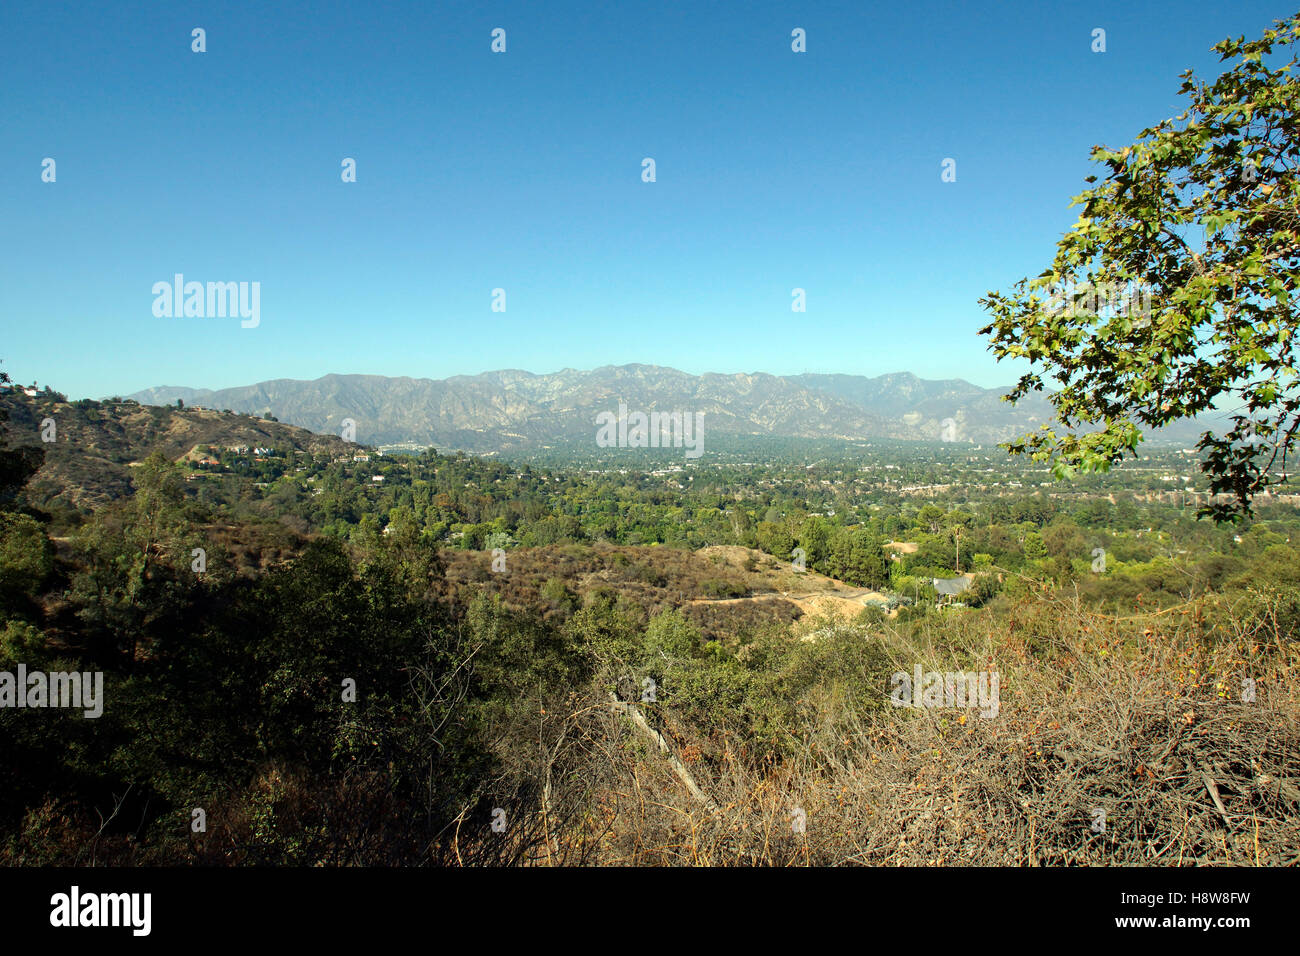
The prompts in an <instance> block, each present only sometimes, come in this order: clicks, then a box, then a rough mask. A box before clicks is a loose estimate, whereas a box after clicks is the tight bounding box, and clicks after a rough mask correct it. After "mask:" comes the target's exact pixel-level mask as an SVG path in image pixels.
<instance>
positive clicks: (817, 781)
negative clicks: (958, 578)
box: [586, 595, 1300, 866]
mask: <svg viewBox="0 0 1300 956" xmlns="http://www.w3.org/2000/svg"><path fill="white" fill-rule="evenodd" d="M1283 604H1284V602H1282V601H1281V600H1280V599H1278V598H1273V597H1269V596H1266V595H1254V596H1251V597H1249V598H1244V599H1242V601H1241V603H1239V605H1238V606H1236V607H1228V606H1226V605H1225V604H1224V603H1223V600H1222V599H1219V598H1213V599H1210V600H1208V601H1207V602H1202V603H1199V604H1196V605H1189V606H1187V607H1184V608H1178V609H1172V610H1171V611H1168V612H1164V613H1160V614H1146V615H1137V616H1133V617H1129V618H1116V617H1113V616H1104V615H1101V614H1097V613H1095V612H1093V611H1090V610H1089V609H1088V608H1086V607H1084V606H1081V605H1080V604H1079V603H1078V602H1077V600H1075V599H1071V598H1066V597H1063V596H1060V595H1057V596H1035V597H1031V598H1029V599H1026V600H1025V601H1023V602H1022V603H1021V604H1019V605H1018V606H1016V607H1011V608H1002V609H1001V613H1000V614H998V615H992V614H984V613H968V614H964V615H958V616H954V617H952V618H950V619H948V620H947V621H946V622H944V623H942V624H940V623H937V622H936V623H934V624H932V625H923V626H922V629H921V630H920V631H919V633H911V634H909V635H907V636H905V634H904V630H905V629H904V628H900V627H895V626H894V625H892V624H886V625H883V626H879V625H877V626H876V629H877V630H878V632H879V637H880V640H881V641H882V642H883V645H884V648H885V651H886V653H887V654H888V655H889V658H890V660H891V661H892V662H893V663H894V664H895V665H896V667H897V670H899V671H905V672H909V673H910V672H911V671H912V668H913V666H914V665H915V664H916V663H920V664H921V665H922V667H923V669H924V670H927V671H928V670H938V671H952V670H962V669H965V670H972V669H992V670H996V671H997V672H998V673H999V675H1000V678H1001V687H1000V690H1001V694H1000V696H1001V707H1000V711H999V713H998V715H997V716H996V717H994V718H991V719H983V718H981V717H980V716H979V714H978V712H977V711H976V710H954V709H934V710H925V709H912V708H893V707H884V708H877V709H874V710H873V709H867V711H866V712H865V713H859V712H858V711H857V710H855V708H853V707H852V706H850V705H849V704H847V703H846V702H845V701H844V700H843V699H840V698H838V697H837V696H836V695H835V694H834V692H833V691H832V690H830V689H827V690H826V692H825V694H824V696H823V697H821V698H820V699H817V698H816V697H814V699H812V700H809V701H807V704H808V705H809V707H810V714H811V715H810V716H809V717H808V719H807V726H806V727H805V728H804V730H805V732H806V738H805V739H804V740H803V742H802V745H801V746H799V747H798V748H796V749H795V750H794V753H795V756H792V757H791V756H788V757H784V758H768V759H767V760H765V761H763V762H761V763H759V765H757V766H750V765H747V764H746V762H745V761H744V760H743V759H740V758H738V757H737V756H735V755H737V754H740V753H742V752H743V751H744V749H745V744H746V741H744V740H741V739H736V738H731V739H729V740H728V741H727V745H726V747H725V754H724V756H723V758H722V759H721V760H719V761H715V762H714V763H713V764H712V765H705V764H704V763H701V762H695V763H694V764H692V760H693V758H694V756H695V752H694V748H693V746H692V745H690V744H688V743H683V741H684V740H685V739H686V735H683V734H680V733H679V734H677V735H675V736H676V737H677V740H678V745H679V747H680V750H679V753H680V754H681V756H682V759H683V760H684V761H685V762H686V763H687V765H688V766H692V767H693V771H694V774H695V776H696V779H697V781H698V782H699V784H700V785H701V786H702V787H703V789H704V790H705V791H706V792H707V793H708V794H709V795H710V796H711V797H712V798H713V799H714V800H715V801H716V803H717V805H718V808H717V809H716V810H714V811H710V810H707V809H705V808H704V807H702V806H700V805H699V804H698V803H697V802H695V801H693V800H692V799H690V798H689V797H688V796H687V795H686V791H685V788H684V787H683V786H682V785H681V784H680V782H679V781H678V780H677V779H676V778H675V777H674V776H673V774H672V773H671V772H670V771H669V770H668V768H667V765H666V761H664V760H663V759H662V758H661V757H659V756H658V755H657V754H656V753H655V752H654V749H653V748H650V747H647V746H644V745H643V744H642V743H641V741H640V740H639V739H638V738H636V737H635V736H634V735H632V734H631V733H630V732H628V731H627V730H625V729H624V728H621V727H619V726H618V725H617V721H616V719H615V718H613V717H608V718H603V719H604V721H605V723H604V726H602V727H601V729H600V733H599V734H598V735H597V736H601V737H606V739H607V740H608V741H609V742H610V743H609V745H608V746H607V747H605V748H604V751H603V753H602V760H605V761H608V764H607V769H609V768H612V772H606V773H603V774H602V775H601V776H602V778H603V779H604V780H606V781H609V784H608V785H606V786H604V787H603V789H602V790H601V791H600V793H599V794H598V796H597V802H596V806H597V811H596V812H595V813H594V814H593V815H592V821H591V822H592V824H593V825H598V827H599V830H600V837H599V841H600V842H599V847H600V848H599V851H598V852H596V853H595V854H593V857H594V858H593V859H592V860H591V861H592V862H599V863H605V864H615V865H646V864H660V865H674V864H677V865H682V864H685V865H752V864H759V865H804V864H813V865H843V864H871V865H887V866H897V865H915V866H927V865H936V866H937V865H943V866H952V865H972V864H973V865H1013V866H1023V865H1030V866H1034V865H1050V866H1069V865H1125V866H1138V865H1160V866H1170V865H1193V864H1198V865H1209V866H1213V865H1275V866H1286V865H1294V864H1295V863H1296V861H1297V859H1298V858H1300V719H1297V718H1298V716H1300V707H1298V706H1297V705H1298V703H1300V701H1298V699H1297V698H1298V692H1297V689H1296V682H1295V680H1294V677H1295V670H1296V663H1297V645H1296V643H1295V642H1294V641H1293V640H1292V638H1291V634H1290V633H1289V628H1288V627H1287V625H1286V624H1285V623H1284V621H1283V620H1282V619H1281V618H1280V617H1279V613H1280V610H1281V609H1282V607H1283ZM975 662H980V663H979V664H975ZM1246 677H1250V678H1253V679H1254V681H1255V691H1256V696H1255V700H1254V701H1253V702H1250V701H1248V700H1243V699H1242V689H1243V685H1242V680H1243V679H1244V678H1246ZM887 694H888V688H885V687H882V688H881V696H882V698H883V697H885V696H886V695H887ZM859 709H860V708H859ZM1099 810H1100V811H1104V812H1105V830H1104V832H1097V830H1096V829H1095V827H1096V824H1097V811H1099ZM801 817H802V819H803V820H804V821H805V827H804V832H803V833H799V832H796V831H797V829H798V827H797V824H798V822H799V820H800V818H801ZM590 837H591V834H587V835H586V838H588V839H589V838H590Z"/></svg>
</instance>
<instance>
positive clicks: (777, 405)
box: [131, 365, 1197, 454]
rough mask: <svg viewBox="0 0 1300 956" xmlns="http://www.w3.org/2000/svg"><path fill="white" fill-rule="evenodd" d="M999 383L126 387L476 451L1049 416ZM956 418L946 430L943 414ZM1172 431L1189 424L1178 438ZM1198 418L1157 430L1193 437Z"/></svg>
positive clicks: (652, 377) (619, 369)
mask: <svg viewBox="0 0 1300 956" xmlns="http://www.w3.org/2000/svg"><path fill="white" fill-rule="evenodd" d="M1008 390H1009V389H1007V388H981V387H980V386H977V385H972V384H971V383H970V382H967V381H964V380H962V379H946V380H941V381H936V380H927V379H922V378H918V377H917V376H916V375H913V374H911V373H909V372H898V373H893V374H888V375H880V376H877V377H874V378H868V377H865V376H861V375H821V374H802V375H787V376H782V375H769V374H766V373H753V374H719V373H705V374H702V375H692V374H689V373H686V372H682V371H679V370H677V369H673V368H665V367H662V366H654V365H621V366H612V365H611V366H604V367H601V368H597V369H592V370H589V371H582V370H576V369H564V370H562V371H559V372H553V373H549V374H534V373H531V372H525V371H520V370H517V369H506V370H501V371H495V372H484V373H483V374H481V375H473V376H466V375H458V376H454V377H452V378H446V379H426V378H406V377H401V378H393V377H387V376H381V375H325V376H323V377H321V378H318V379H314V380H311V381H301V380H296V379H275V380H272V381H266V382H259V383H257V384H255V385H246V386H242V387H237V388H226V389H220V390H217V391H212V390H209V389H197V388H185V387H178V386H160V387H156V388H149V389H145V390H144V391H141V392H136V393H135V394H134V395H132V396H131V398H134V399H136V400H137V401H140V402H143V403H145V404H150V405H170V404H174V403H175V402H176V401H177V399H180V400H182V401H184V402H185V404H187V405H200V406H202V407H205V408H215V409H230V410H232V411H236V412H245V413H249V414H255V415H262V416H266V415H273V416H275V417H276V418H277V419H279V420H280V421H283V422H287V423H290V424H293V425H298V426H300V427H303V428H307V429H310V430H311V431H314V432H318V433H322V434H325V433H332V434H335V435H337V434H339V433H340V431H341V430H342V429H343V427H344V423H345V420H347V419H351V420H352V421H353V422H354V423H355V429H356V432H355V438H356V440H357V441H358V442H363V443H365V444H370V445H390V446H391V445H416V446H429V445H432V446H434V447H436V448H438V449H439V450H443V451H450V450H462V451H467V452H472V453H475V454H492V453H510V452H520V451H529V450H534V449H538V448H546V447H553V446H555V445H563V444H568V443H572V442H587V443H593V442H594V436H595V433H596V416H597V415H598V414H599V413H601V412H605V411H608V412H614V413H617V412H618V407H619V405H620V403H621V404H623V405H625V406H627V408H628V409H630V410H632V411H643V412H647V413H648V412H654V411H659V412H674V411H681V412H703V413H704V429H705V434H707V435H711V436H715V437H721V436H733V437H739V436H745V437H751V438H752V437H755V436H758V437H763V436H770V437H773V438H821V439H846V440H851V439H869V438H891V439H903V440H917V441H937V440H940V439H942V438H947V439H948V440H955V441H959V442H966V441H970V442H977V443H993V442H998V441H1006V440H1008V439H1011V438H1013V437H1016V436H1019V435H1022V434H1024V433H1025V432H1027V431H1031V430H1034V429H1036V428H1037V427H1038V426H1039V425H1040V424H1041V423H1043V422H1046V421H1050V420H1051V419H1052V414H1051V406H1050V404H1049V403H1048V401H1047V400H1046V398H1044V397H1042V396H1029V397H1027V398H1025V399H1023V400H1021V402H1020V403H1019V404H1018V405H1016V406H1012V405H1010V404H1009V403H1007V402H1003V401H1002V400H1001V397H1002V396H1003V395H1004V394H1006V393H1007V391H1008ZM948 419H951V420H952V421H951V423H950V424H949V425H948V426H947V428H946V429H945V425H944V423H945V421H946V420H948ZM1179 432H1186V435H1183V434H1180V433H1179ZM1196 433H1197V432H1196V429H1195V427H1194V426H1190V425H1185V426H1181V428H1177V427H1176V428H1173V429H1166V430H1165V431H1164V432H1162V437H1170V438H1179V439H1183V438H1185V437H1188V436H1191V435H1194V434H1196Z"/></svg>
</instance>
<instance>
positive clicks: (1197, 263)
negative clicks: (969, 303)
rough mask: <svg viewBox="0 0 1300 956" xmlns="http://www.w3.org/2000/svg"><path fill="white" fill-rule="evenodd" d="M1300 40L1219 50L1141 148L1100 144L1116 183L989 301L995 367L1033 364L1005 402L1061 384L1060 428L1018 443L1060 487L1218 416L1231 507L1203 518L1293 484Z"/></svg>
mask: <svg viewBox="0 0 1300 956" xmlns="http://www.w3.org/2000/svg"><path fill="white" fill-rule="evenodd" d="M1297 37H1300V14H1296V15H1295V16H1292V17H1290V18H1288V19H1286V20H1282V21H1278V22H1277V23H1276V24H1275V28H1274V29H1271V30H1268V31H1266V32H1265V33H1264V34H1263V36H1262V38H1261V39H1259V40H1256V41H1253V42H1246V40H1245V39H1244V37H1243V38H1239V39H1236V40H1232V39H1228V40H1224V41H1223V42H1222V43H1220V44H1218V45H1217V46H1215V47H1214V50H1215V51H1216V52H1218V53H1219V55H1220V60H1221V61H1224V62H1226V61H1229V60H1233V61H1235V62H1234V65H1233V66H1232V67H1231V68H1230V69H1228V70H1227V71H1226V72H1224V73H1223V74H1222V75H1220V76H1219V78H1218V79H1217V80H1216V81H1215V82H1213V83H1212V84H1208V85H1207V84H1206V83H1204V82H1201V81H1197V80H1194V79H1193V77H1192V71H1191V70H1188V71H1187V72H1186V73H1184V74H1183V85H1182V89H1181V90H1180V93H1181V94H1182V95H1185V96H1188V97H1190V105H1189V106H1188V108H1187V109H1186V110H1185V111H1184V112H1183V113H1182V114H1180V115H1179V116H1177V117H1175V118H1174V119H1170V120H1165V121H1163V122H1161V123H1159V124H1158V125H1157V126H1154V127H1152V128H1149V129H1146V130H1143V131H1142V133H1141V134H1140V136H1139V138H1138V140H1137V141H1136V142H1135V143H1134V144H1133V145H1131V146H1126V147H1123V148H1122V149H1110V148H1107V147H1105V146H1097V147H1094V149H1093V151H1092V158H1093V160H1094V161H1096V162H1099V163H1101V164H1103V166H1104V167H1105V173H1104V176H1103V178H1102V179H1101V181H1100V182H1098V177H1097V176H1090V177H1088V179H1087V182H1089V183H1090V184H1093V185H1091V186H1090V188H1088V189H1087V190H1085V191H1084V192H1083V193H1081V194H1080V195H1079V196H1076V197H1075V198H1074V201H1073V205H1082V207H1083V211H1082V214H1081V215H1080V217H1079V220H1078V221H1077V222H1076V223H1075V225H1074V227H1073V228H1072V229H1071V230H1070V231H1069V232H1068V233H1067V234H1066V235H1065V236H1064V237H1063V238H1062V239H1061V240H1060V242H1059V243H1058V244H1057V249H1056V256H1055V258H1054V259H1053V261H1052V264H1051V265H1050V266H1049V267H1048V268H1047V269H1046V270H1044V271H1043V272H1042V273H1041V274H1040V275H1039V276H1038V277H1037V278H1036V279H1032V280H1030V279H1022V280H1020V281H1019V282H1017V283H1016V284H1015V285H1014V286H1013V288H1012V291H1011V292H1009V293H1000V292H990V293H988V294H987V295H986V296H985V298H983V299H981V300H980V304H981V305H982V306H983V307H984V308H985V309H986V310H987V311H988V312H989V313H990V314H991V316H992V322H991V323H990V324H989V325H987V326H986V327H985V328H983V329H981V334H982V335H987V336H990V340H991V345H990V348H991V349H992V350H993V351H994V353H995V354H996V355H997V357H998V358H999V359H1002V358H1023V359H1028V360H1029V361H1030V362H1031V363H1032V367H1033V371H1031V372H1030V373H1028V374H1026V375H1024V376H1023V377H1021V379H1020V380H1019V382H1018V383H1017V385H1016V387H1015V388H1014V389H1013V390H1012V391H1011V393H1010V394H1009V395H1008V396H1007V399H1008V401H1012V402H1015V401H1017V400H1018V399H1020V398H1022V397H1023V396H1025V395H1026V394H1029V393H1030V392H1034V391H1040V390H1043V389H1044V387H1045V379H1051V380H1053V387H1054V388H1056V389H1057V390H1056V391H1055V392H1053V394H1051V396H1050V401H1051V402H1052V404H1053V406H1054V407H1055V410H1056V417H1057V419H1058V421H1057V422H1054V423H1051V424H1045V425H1044V426H1042V428H1041V430H1040V431H1038V432H1036V433H1032V434H1029V435H1025V436H1022V438H1021V439H1020V440H1018V441H1015V442H1012V443H1008V444H1007V445H1006V446H1005V447H1006V448H1007V449H1008V450H1009V451H1011V452H1012V453H1014V454H1028V455H1030V456H1032V457H1033V458H1035V459H1037V460H1040V461H1048V462H1050V463H1051V464H1052V466H1053V468H1054V471H1055V473H1056V475H1057V477H1058V478H1060V477H1066V476H1068V475H1070V474H1072V473H1073V472H1074V471H1076V470H1079V471H1097V470H1101V471H1104V470H1107V469H1108V468H1109V467H1110V466H1111V465H1113V464H1118V463H1119V462H1121V461H1122V460H1123V459H1124V457H1125V456H1126V455H1134V454H1135V453H1136V452H1135V449H1136V447H1137V445H1138V443H1139V442H1140V441H1141V440H1142V430H1143V429H1149V428H1155V427H1159V426H1162V425H1165V424H1168V423H1170V422H1173V421H1176V420H1179V419H1183V418H1188V417H1191V416H1194V415H1197V414H1199V413H1202V412H1207V411H1211V410H1218V411H1221V412H1224V413H1227V414H1228V415H1229V416H1230V421H1231V422H1232V424H1231V427H1226V428H1222V429H1219V430H1220V431H1222V432H1223V434H1221V435H1216V434H1212V433H1211V432H1209V431H1206V432H1205V433H1203V435H1202V437H1201V441H1200V444H1199V446H1198V447H1199V448H1200V449H1201V450H1202V452H1203V453H1204V464H1203V470H1204V472H1205V474H1206V475H1207V477H1208V478H1209V482H1210V490H1211V491H1212V492H1215V493H1216V494H1226V495H1230V496H1231V499H1230V500H1229V501H1226V502H1220V503H1215V504H1212V505H1210V506H1207V507H1205V508H1203V509H1202V512H1201V513H1202V514H1203V515H1209V516H1212V517H1213V518H1215V520H1227V519H1235V518H1238V517H1240V516H1243V515H1248V514H1250V513H1251V501H1252V499H1253V498H1254V497H1255V496H1256V495H1258V494H1259V493H1260V492H1262V491H1264V490H1265V489H1266V488H1268V486H1269V485H1270V484H1276V483H1278V482H1279V481H1281V480H1282V478H1281V476H1282V474H1284V473H1285V469H1286V460H1287V456H1288V454H1289V452H1290V451H1291V449H1292V447H1293V444H1294V440H1295V433H1296V430H1297V428H1298V427H1300V415H1298V414H1297V410H1298V409H1300V389H1297V378H1298V377H1300V372H1298V370H1297V365H1296V358H1295V356H1294V354H1293V336H1294V334H1295V330H1296V319H1297V315H1296V304H1295V299H1294V293H1295V288H1296V272H1297V265H1298V263H1300V232H1298V230H1300V199H1298V194H1297V188H1298V187H1297V180H1296V159H1297V154H1298V152H1300V130H1298V129H1297V126H1298V117H1297V105H1298V104H1300V81H1297V78H1296V76H1295V75H1294V68H1295V65H1296V60H1295V59H1294V58H1292V59H1291V60H1290V61H1289V62H1286V63H1279V62H1278V61H1277V59H1276V58H1275V57H1273V51H1274V48H1275V47H1279V46H1283V45H1286V46H1290V45H1293V44H1294V42H1295V40H1296V39H1297ZM1057 428H1060V429H1061V431H1060V433H1059V434H1058V432H1057V430H1056V429H1057Z"/></svg>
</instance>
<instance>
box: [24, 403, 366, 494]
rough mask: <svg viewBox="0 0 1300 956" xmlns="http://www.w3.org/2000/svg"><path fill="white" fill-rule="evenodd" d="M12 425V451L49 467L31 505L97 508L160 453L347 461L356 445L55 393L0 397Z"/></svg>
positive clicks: (211, 415) (246, 422) (238, 420)
mask: <svg viewBox="0 0 1300 956" xmlns="http://www.w3.org/2000/svg"><path fill="white" fill-rule="evenodd" d="M0 409H3V410H4V411H7V412H8V415H9V420H8V422H6V423H4V424H3V425H0V428H3V430H4V434H5V438H6V440H7V441H8V442H9V443H10V444H11V445H14V446H24V445H27V446H39V447H40V448H42V449H43V450H44V451H45V462H44V464H43V465H42V467H41V470H40V471H39V472H37V474H36V476H35V478H33V479H32V481H31V492H32V499H33V500H34V501H41V502H44V503H45V504H52V503H55V502H61V503H63V504H65V505H68V506H71V507H74V508H79V509H81V508H94V507H98V506H100V505H102V504H104V503H106V502H107V501H110V500H113V499H115V498H121V497H123V496H125V495H129V494H130V492H131V477H130V476H131V466H132V464H133V463H136V462H139V461H142V460H143V459H145V458H147V457H148V456H149V455H150V454H152V453H153V452H154V451H161V452H162V453H163V454H164V455H165V456H166V457H167V458H168V459H170V460H171V461H176V462H179V461H181V460H183V459H185V460H189V461H193V460H195V459H196V458H197V457H201V454H200V453H196V451H195V449H196V447H206V446H212V447H214V448H219V449H224V448H229V447H232V446H234V447H245V448H247V449H253V448H257V447H271V448H276V449H279V450H280V451H281V452H293V453H305V454H310V455H322V456H325V455H330V456H332V455H342V454H344V453H348V454H350V453H352V452H354V451H357V450H358V446H356V445H352V444H349V443H347V442H344V441H343V440H342V439H341V438H338V437H336V436H333V435H315V434H312V433H311V432H309V431H307V430H305V429H302V428H298V427H296V426H294V425H286V424H283V423H280V422H272V421H266V420H265V419H259V418H254V417H250V416H247V415H240V414H231V413H222V412H217V411H211V410H200V409H193V408H184V409H181V408H176V407H174V406H149V405H141V404H137V403H136V402H134V401H130V400H128V401H121V402H95V401H76V402H67V401H63V400H62V396H59V395H57V394H54V393H42V394H40V395H37V396H36V397H34V398H29V397H27V396H25V395H23V394H22V393H19V392H10V393H6V394H4V395H0ZM46 419H53V420H54V425H55V433H54V434H55V441H53V442H43V441H42V440H41V432H42V422H44V421H45V420H46Z"/></svg>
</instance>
